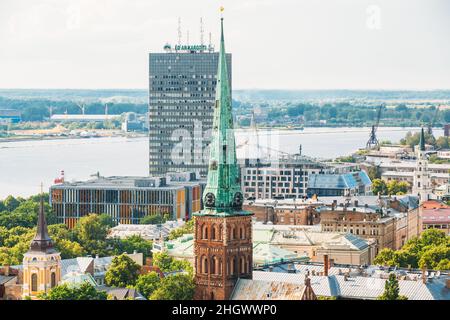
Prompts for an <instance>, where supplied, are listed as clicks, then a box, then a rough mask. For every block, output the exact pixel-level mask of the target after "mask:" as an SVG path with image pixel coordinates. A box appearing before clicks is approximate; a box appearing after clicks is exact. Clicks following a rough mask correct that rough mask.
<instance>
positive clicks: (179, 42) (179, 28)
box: [178, 17, 182, 46]
mask: <svg viewBox="0 0 450 320" xmlns="http://www.w3.org/2000/svg"><path fill="white" fill-rule="evenodd" d="M181 36H182V35H181V18H180V17H179V18H178V45H179V46H181Z"/></svg>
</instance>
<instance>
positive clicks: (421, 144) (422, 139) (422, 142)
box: [419, 128, 425, 151]
mask: <svg viewBox="0 0 450 320" xmlns="http://www.w3.org/2000/svg"><path fill="white" fill-rule="evenodd" d="M419 147H420V151H425V132H424V131H423V128H422V131H421V132H420V142H419Z"/></svg>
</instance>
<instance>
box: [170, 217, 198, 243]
mask: <svg viewBox="0 0 450 320" xmlns="http://www.w3.org/2000/svg"><path fill="white" fill-rule="evenodd" d="M188 233H194V218H193V219H191V220H189V221H188V222H186V224H185V225H184V226H182V227H181V228H177V229H174V230H172V231H170V233H169V237H168V238H169V240H174V239H177V238H179V237H181V236H183V235H185V234H188Z"/></svg>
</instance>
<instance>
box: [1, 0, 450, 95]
mask: <svg viewBox="0 0 450 320" xmlns="http://www.w3.org/2000/svg"><path fill="white" fill-rule="evenodd" d="M220 6H223V7H224V8H225V11H224V18H225V40H226V49H227V51H228V52H231V53H232V54H233V88H234V89H291V90H293V89H386V90H390V89H413V90H429V89H450V41H449V39H450V1H448V0H222V1H219V0H189V1H186V0H95V1H93V0H0V88H88V89H96V88H124V89H125V88H126V89H128V88H147V86H148V53H149V52H161V51H162V48H163V46H164V44H165V43H171V44H175V43H176V42H177V39H178V18H181V29H182V42H183V43H185V42H186V40H187V39H186V38H187V32H189V40H190V41H189V43H190V44H198V43H199V42H200V18H201V17H202V18H203V21H204V29H205V36H204V39H205V42H208V38H209V36H208V35H209V32H211V34H212V42H213V43H214V44H216V48H218V45H217V44H218V40H219V25H220V24H219V22H220V20H219V19H220V13H219V7H220Z"/></svg>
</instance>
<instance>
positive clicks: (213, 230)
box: [211, 225, 217, 240]
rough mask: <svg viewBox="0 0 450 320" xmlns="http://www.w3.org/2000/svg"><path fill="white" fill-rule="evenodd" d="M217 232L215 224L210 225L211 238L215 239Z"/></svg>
mask: <svg viewBox="0 0 450 320" xmlns="http://www.w3.org/2000/svg"><path fill="white" fill-rule="evenodd" d="M216 236H217V232H216V226H215V225H212V226H211V240H216Z"/></svg>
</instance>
